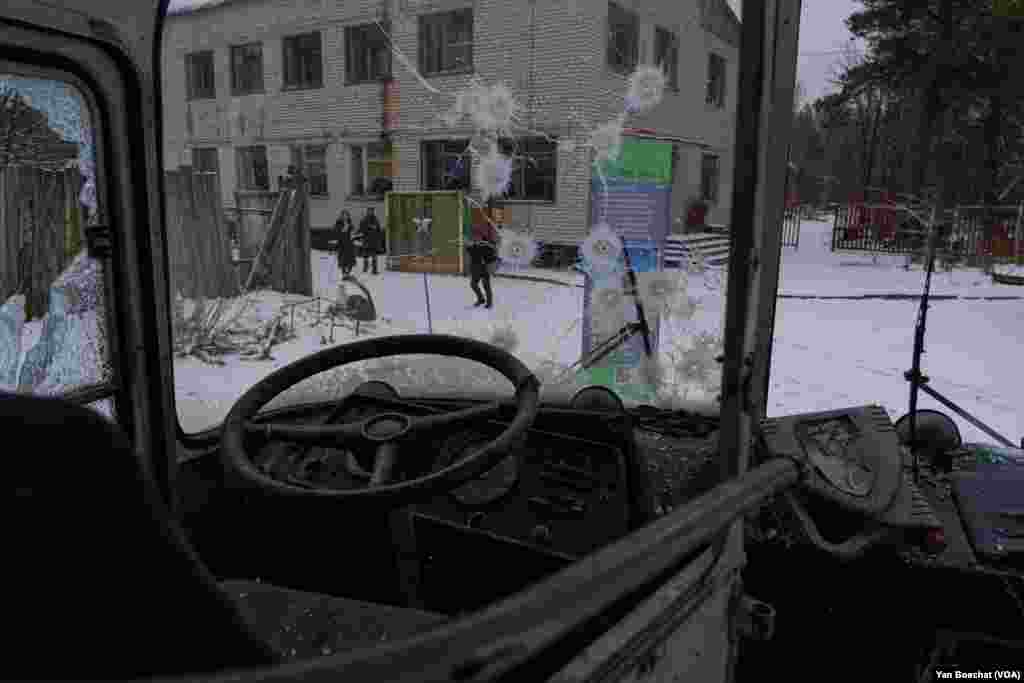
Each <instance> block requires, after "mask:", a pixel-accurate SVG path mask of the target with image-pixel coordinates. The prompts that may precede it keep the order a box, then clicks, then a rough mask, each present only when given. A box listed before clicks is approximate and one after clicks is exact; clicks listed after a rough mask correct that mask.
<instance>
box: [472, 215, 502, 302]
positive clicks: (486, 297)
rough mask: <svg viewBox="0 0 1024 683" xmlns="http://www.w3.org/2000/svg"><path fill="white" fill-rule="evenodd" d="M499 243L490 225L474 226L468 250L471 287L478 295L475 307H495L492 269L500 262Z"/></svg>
mask: <svg viewBox="0 0 1024 683" xmlns="http://www.w3.org/2000/svg"><path fill="white" fill-rule="evenodd" d="M497 241H498V236H497V233H496V232H495V231H494V228H492V227H491V226H490V225H489V224H484V225H474V226H473V238H472V240H471V241H470V242H469V244H468V245H467V246H466V250H467V251H469V287H470V289H472V290H473V294H475V295H476V303H475V304H473V305H474V306H485V307H487V308H493V307H494V293H493V291H492V290H491V268H493V267H494V264H495V263H497V261H498V245H497ZM481 285H483V291H482V292H481V291H480V286H481Z"/></svg>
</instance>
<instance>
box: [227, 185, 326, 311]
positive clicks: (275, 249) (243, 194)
mask: <svg viewBox="0 0 1024 683" xmlns="http://www.w3.org/2000/svg"><path fill="white" fill-rule="evenodd" d="M307 185H308V181H306V180H305V179H303V178H301V177H299V178H289V179H287V180H284V181H283V182H282V185H281V189H280V191H278V192H265V191H239V192H235V208H234V209H233V212H234V213H235V216H236V218H235V221H236V225H237V232H238V242H239V244H238V246H239V255H240V259H239V260H240V261H241V262H242V263H241V265H243V266H249V265H250V264H251V265H252V266H253V267H256V268H259V271H260V272H258V273H257V274H256V276H255V277H250V276H251V273H250V272H248V268H247V267H245V268H242V269H241V270H240V276H241V281H242V282H247V281H248V282H251V283H252V285H253V286H254V287H255V288H267V289H272V290H274V291H277V292H289V293H292V294H304V295H307V296H312V295H313V270H312V268H313V266H312V230H311V228H310V224H309V208H308V203H307V197H308V187H307Z"/></svg>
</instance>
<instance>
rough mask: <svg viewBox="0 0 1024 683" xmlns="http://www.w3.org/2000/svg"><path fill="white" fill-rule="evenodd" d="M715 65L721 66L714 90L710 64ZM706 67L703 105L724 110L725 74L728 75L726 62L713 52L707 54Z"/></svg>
mask: <svg viewBox="0 0 1024 683" xmlns="http://www.w3.org/2000/svg"><path fill="white" fill-rule="evenodd" d="M715 63H717V64H721V66H722V68H721V71H720V72H719V79H718V81H717V84H718V87H717V88H714V85H715V81H714V79H713V76H714V74H713V73H712V71H713V69H712V64H715ZM707 65H708V68H707V85H706V88H707V89H706V91H705V96H704V103H705V104H706V105H707V106H709V107H714V108H715V109H724V108H725V83H726V80H727V74H728V73H729V67H728V62H727V61H726V59H725V57H723V56H722V55H720V54H718V53H717V52H713V51H712V52H709V53H708V62H707ZM713 88H714V89H713Z"/></svg>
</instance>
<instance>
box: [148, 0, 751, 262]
mask: <svg viewBox="0 0 1024 683" xmlns="http://www.w3.org/2000/svg"><path fill="white" fill-rule="evenodd" d="M739 33H740V31H739V20H738V19H737V18H736V16H735V14H734V13H733V12H732V10H731V9H730V8H729V6H728V4H727V3H726V0H615V1H614V2H609V1H608V0H515V1H512V0H218V1H216V2H213V3H210V4H207V5H205V6H202V7H197V8H193V9H187V10H179V11H177V12H176V13H174V14H173V15H171V16H169V17H168V19H167V24H166V32H165V35H164V40H163V60H164V69H163V77H164V83H163V106H164V125H165V130H164V145H165V148H164V152H165V155H164V159H165V166H166V167H167V168H168V169H172V168H177V167H178V166H179V165H192V166H193V167H194V168H195V169H196V170H197V171H202V172H208V173H217V174H218V175H219V177H220V183H221V187H222V191H223V194H224V203H225V205H226V206H231V205H233V204H234V201H235V192H236V191H249V190H276V189H277V178H278V177H280V176H282V175H284V174H285V172H286V169H287V167H288V166H289V165H291V164H299V165H301V167H302V168H303V169H304V172H305V174H306V176H307V177H308V178H309V179H310V186H309V187H310V193H311V209H310V214H311V224H312V226H313V227H314V228H323V227H328V226H330V225H332V224H333V222H334V220H335V218H336V217H337V215H338V213H339V212H340V211H341V210H342V209H349V210H350V211H351V212H352V215H353V216H354V217H355V218H356V220H358V218H359V216H361V215H362V214H363V209H364V208H365V207H367V206H374V207H376V208H377V213H378V214H382V213H383V211H382V204H383V201H382V200H383V193H384V192H387V191H388V190H392V189H394V190H398V191H413V190H432V189H464V190H467V191H470V192H472V191H473V188H472V174H471V172H470V167H471V162H470V160H469V159H467V158H466V157H465V156H464V154H463V153H464V151H465V149H466V145H467V142H468V140H469V139H470V137H471V136H472V135H473V132H474V131H473V130H471V129H470V128H468V127H467V128H461V127H452V126H450V125H448V124H449V123H450V122H445V120H444V119H443V117H442V116H441V115H443V114H444V113H445V112H446V111H448V110H450V108H451V107H452V105H453V103H454V95H455V93H456V92H458V91H459V90H460V89H463V88H465V87H466V86H467V85H468V84H469V82H470V79H471V77H472V76H474V75H475V76H477V77H479V78H480V79H481V80H483V81H484V82H485V83H488V84H490V83H498V82H504V83H506V84H507V85H508V86H509V87H510V88H511V89H512V90H513V92H514V93H515V95H516V97H517V100H518V101H519V103H520V105H521V109H520V111H519V113H518V115H517V122H518V125H517V130H515V131H513V132H514V134H515V136H516V138H515V140H507V141H503V142H502V144H503V145H505V146H506V147H507V148H509V149H512V148H513V146H514V148H515V149H516V153H517V156H520V157H529V163H520V162H517V163H516V167H515V171H514V174H513V179H512V184H511V187H510V190H509V192H508V196H507V197H506V198H505V201H504V202H503V205H504V206H505V207H506V208H507V213H508V215H509V216H510V221H509V223H510V224H511V225H513V226H521V227H527V228H530V229H533V230H534V231H535V234H536V235H537V237H538V239H540V240H542V241H545V242H548V243H552V244H565V245H571V244H578V243H579V241H580V240H581V239H582V238H583V237H584V236H585V235H586V233H587V230H588V227H589V225H588V224H589V222H590V219H589V213H590V212H589V208H588V207H589V202H590V191H591V185H590V180H591V159H592V157H591V156H590V151H589V150H588V149H586V147H585V146H578V147H577V148H576V149H567V148H565V147H564V146H563V147H562V148H560V146H559V145H558V144H557V141H558V140H560V139H564V138H566V137H570V138H578V137H580V136H581V135H585V134H586V131H587V130H590V129H592V128H593V127H594V126H597V125H599V124H601V123H603V122H605V121H608V120H610V119H612V118H614V117H615V116H617V115H618V114H619V113H620V112H621V111H622V109H623V99H622V97H623V95H624V94H625V91H626V84H627V78H628V75H629V74H630V73H631V72H632V71H633V69H634V68H635V66H636V65H638V64H659V65H663V68H664V69H665V71H666V74H667V77H668V85H669V87H668V89H667V90H666V93H665V96H664V99H663V101H662V103H661V104H660V106H658V107H656V108H655V109H653V110H651V111H649V112H647V113H644V114H639V115H635V116H632V117H631V118H630V119H629V121H628V123H627V126H630V127H633V128H636V129H643V130H647V131H653V134H654V135H655V136H657V137H659V138H662V139H665V140H671V141H673V142H674V144H675V149H676V155H675V162H674V172H673V178H674V181H673V191H672V215H673V217H680V216H682V215H683V213H684V211H685V209H684V207H685V205H686V203H687V201H688V200H689V199H691V198H694V197H698V196H700V197H703V198H705V199H706V200H707V201H708V202H709V203H710V206H711V209H710V215H709V222H712V223H715V222H719V223H725V222H727V221H728V216H729V211H730V207H729V201H730V197H731V178H732V165H733V163H732V162H733V137H734V128H735V123H734V122H735V111H736V109H735V102H736V97H735V93H736V81H737V64H738V61H739V60H738V49H739ZM595 37H600V38H601V39H600V40H595Z"/></svg>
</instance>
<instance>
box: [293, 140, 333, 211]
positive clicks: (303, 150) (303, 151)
mask: <svg viewBox="0 0 1024 683" xmlns="http://www.w3.org/2000/svg"><path fill="white" fill-rule="evenodd" d="M328 146H329V145H328V144H327V143H326V142H310V143H305V144H301V145H297V148H298V153H299V160H300V163H301V168H302V173H303V175H304V176H305V177H306V182H307V187H308V188H309V196H310V197H314V198H327V197H330V196H331V183H330V176H329V174H328V173H327V158H328V157H327V148H328ZM311 150H318V151H319V153H322V154H323V158H322V160H320V161H318V162H310V160H309V153H310V151H311ZM311 163H319V164H321V165H322V167H323V172H322V173H320V174H316V175H314V174H313V173H310V170H309V169H310V164H311ZM315 177H322V178H323V192H316V191H314V187H313V178H315Z"/></svg>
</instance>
